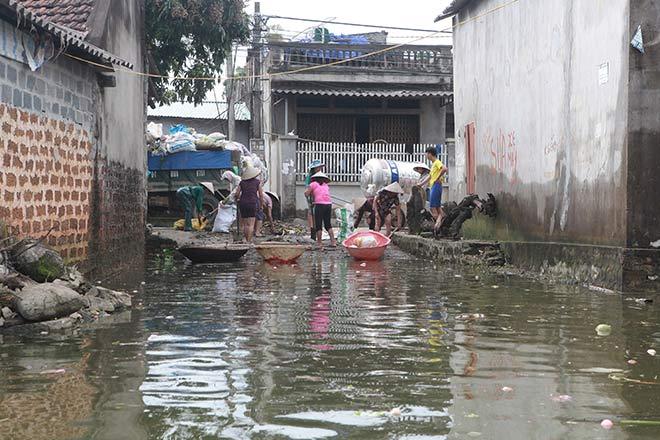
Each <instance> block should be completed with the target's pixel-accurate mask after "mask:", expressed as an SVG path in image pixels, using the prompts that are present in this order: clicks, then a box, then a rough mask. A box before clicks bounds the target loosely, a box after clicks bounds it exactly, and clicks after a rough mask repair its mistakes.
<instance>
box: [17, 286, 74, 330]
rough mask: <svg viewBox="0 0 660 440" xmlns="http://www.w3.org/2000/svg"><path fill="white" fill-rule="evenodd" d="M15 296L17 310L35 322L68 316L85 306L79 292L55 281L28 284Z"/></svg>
mask: <svg viewBox="0 0 660 440" xmlns="http://www.w3.org/2000/svg"><path fill="white" fill-rule="evenodd" d="M15 296H16V300H15V310H16V311H17V312H18V313H19V314H20V315H21V316H22V317H23V318H25V319H26V320H28V321H33V322H38V321H47V320H50V319H55V318H61V317H63V316H68V315H70V314H71V313H74V312H77V311H78V310H80V309H81V308H83V307H84V302H83V298H82V296H81V295H79V294H78V292H76V291H75V290H72V289H69V288H68V287H66V286H62V285H58V284H53V283H45V284H35V285H33V286H27V287H25V288H24V289H23V290H21V291H19V292H16V294H15Z"/></svg>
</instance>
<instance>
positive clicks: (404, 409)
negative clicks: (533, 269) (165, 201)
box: [0, 251, 660, 440]
mask: <svg viewBox="0 0 660 440" xmlns="http://www.w3.org/2000/svg"><path fill="white" fill-rule="evenodd" d="M138 275H139V276H138V278H137V279H134V280H132V281H131V282H130V284H129V285H128V286H129V288H130V289H131V290H132V289H137V290H139V293H137V294H136V295H135V303H136V304H138V307H136V308H134V309H133V310H132V311H131V312H126V313H125V314H123V315H118V316H116V317H113V319H115V323H112V322H110V323H107V322H106V323H105V324H104V326H103V327H99V328H97V329H85V330H83V331H80V332H79V333H78V334H77V335H75V336H73V337H70V336H66V337H65V336H54V335H41V336H39V337H36V338H30V339H25V338H17V337H11V336H4V338H3V339H2V342H3V343H2V345H0V350H1V355H0V420H1V421H2V423H1V424H0V438H2V439H19V438H30V439H33V440H37V439H58V440H59V439H83V438H85V439H86V438H90V439H118V438H122V439H146V438H149V439H207V438H208V439H215V438H227V439H245V438H253V439H262V438H292V439H320V438H355V439H419V440H422V439H445V438H448V439H451V438H482V439H504V438H506V439H521V440H522V439H657V438H659V437H660V426H642V427H639V426H622V425H621V424H620V423H619V422H620V421H621V420H657V419H660V415H659V414H660V393H658V390H659V389H660V387H659V385H658V384H659V383H660V379H659V378H658V377H657V375H658V374H659V371H660V368H659V367H660V358H659V357H654V356H652V355H650V354H649V353H647V350H649V349H658V350H660V340H659V338H660V319H659V317H658V312H657V305H655V304H645V303H641V302H635V301H630V300H627V299H626V298H625V297H621V296H620V295H609V294H602V293H597V292H590V291H587V290H585V289H581V288H575V287H568V286H553V285H544V284H540V283H538V282H533V281H525V280H520V279H517V278H510V279H509V278H507V277H504V276H494V275H487V274H484V273H481V272H471V271H470V270H468V269H465V270H463V269H455V270H451V269H447V268H437V269H434V265H433V264H432V263H429V262H425V261H421V260H418V259H415V258H413V257H410V256H407V255H405V254H403V253H400V252H397V251H393V252H392V253H390V254H389V257H388V258H387V259H386V260H385V261H384V262H378V263H366V264H364V263H363V264H360V263H357V262H354V261H351V260H349V259H348V258H347V257H345V256H344V255H342V254H341V253H335V254H332V255H326V256H325V257H323V255H322V254H320V253H318V252H314V253H308V254H307V255H305V256H304V257H303V259H302V260H301V263H300V265H298V266H295V267H273V266H270V265H265V264H263V263H261V262H258V261H257V260H256V257H254V256H250V257H248V258H247V259H245V260H244V261H243V262H241V263H238V264H229V265H220V266H190V265H186V264H185V263H183V262H181V261H178V260H174V259H173V258H172V256H171V254H168V253H166V254H159V255H151V256H150V257H149V258H148V261H147V270H146V274H144V278H143V279H142V278H141V277H142V274H138ZM143 280H144V282H145V284H144V285H141V281H143ZM603 323H604V324H609V325H611V326H612V333H611V335H609V336H604V337H601V336H598V335H597V334H596V332H595V330H594V329H595V327H596V326H597V325H599V324H603ZM630 360H632V362H630V363H629V362H628V361H630ZM606 418H608V419H612V420H613V421H614V428H613V429H612V430H611V431H606V430H604V429H603V428H601V426H600V422H601V420H603V419H606Z"/></svg>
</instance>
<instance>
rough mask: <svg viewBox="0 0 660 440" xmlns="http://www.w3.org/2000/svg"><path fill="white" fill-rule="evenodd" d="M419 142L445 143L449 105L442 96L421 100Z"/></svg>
mask: <svg viewBox="0 0 660 440" xmlns="http://www.w3.org/2000/svg"><path fill="white" fill-rule="evenodd" d="M420 106H421V108H420V110H421V113H420V115H419V142H420V143H421V144H444V143H445V139H446V138H445V135H446V129H445V127H446V125H447V124H446V122H447V112H446V110H447V107H445V106H443V104H442V99H441V98H424V99H422V100H421V102H420Z"/></svg>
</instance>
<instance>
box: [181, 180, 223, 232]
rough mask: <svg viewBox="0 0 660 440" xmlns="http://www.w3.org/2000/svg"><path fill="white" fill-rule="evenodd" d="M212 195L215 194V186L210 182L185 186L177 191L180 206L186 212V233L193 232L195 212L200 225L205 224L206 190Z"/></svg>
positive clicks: (184, 228)
mask: <svg viewBox="0 0 660 440" xmlns="http://www.w3.org/2000/svg"><path fill="white" fill-rule="evenodd" d="M205 189H206V190H207V191H208V192H210V193H211V194H215V189H214V188H213V184H212V183H210V182H201V183H200V184H199V185H191V186H184V187H181V188H179V189H178V190H177V191H176V197H177V199H178V200H179V204H180V205H181V206H182V207H183V211H184V219H185V220H184V226H183V230H184V231H192V229H193V227H192V216H193V211H194V212H195V214H196V215H197V220H198V221H199V224H200V225H201V224H203V223H204V217H203V209H204V207H203V203H204V190H205Z"/></svg>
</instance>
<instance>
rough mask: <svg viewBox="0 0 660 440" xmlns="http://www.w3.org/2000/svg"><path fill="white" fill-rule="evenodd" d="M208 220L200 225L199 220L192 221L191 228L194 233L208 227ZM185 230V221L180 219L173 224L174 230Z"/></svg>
mask: <svg viewBox="0 0 660 440" xmlns="http://www.w3.org/2000/svg"><path fill="white" fill-rule="evenodd" d="M208 224H209V222H208V220H204V221H203V222H202V223H199V220H198V219H196V218H194V219H192V228H193V230H194V231H203V230H204V229H206V226H208ZM185 228H186V221H185V220H184V219H180V220H177V221H175V222H174V229H176V230H177V231H183V230H184V229H185Z"/></svg>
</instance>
